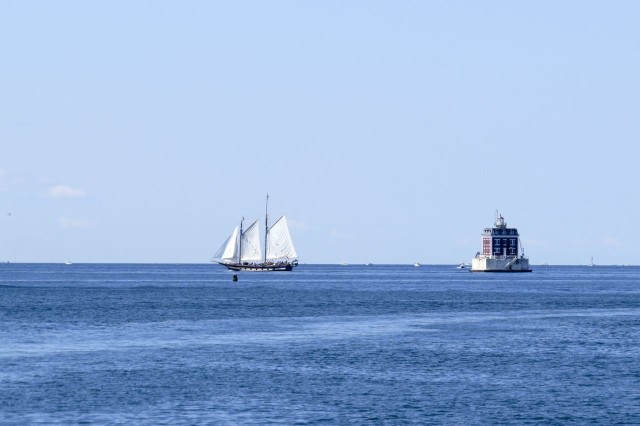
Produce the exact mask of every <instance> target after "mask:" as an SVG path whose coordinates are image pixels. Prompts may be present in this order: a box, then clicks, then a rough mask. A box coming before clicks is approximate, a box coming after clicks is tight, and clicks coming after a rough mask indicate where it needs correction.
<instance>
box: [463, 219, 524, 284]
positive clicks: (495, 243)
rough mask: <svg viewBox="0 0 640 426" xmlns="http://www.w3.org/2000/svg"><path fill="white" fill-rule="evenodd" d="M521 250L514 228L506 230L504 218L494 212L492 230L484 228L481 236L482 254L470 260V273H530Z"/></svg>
mask: <svg viewBox="0 0 640 426" xmlns="http://www.w3.org/2000/svg"><path fill="white" fill-rule="evenodd" d="M519 249H521V244H520V235H519V234H518V230H517V229H516V228H507V224H506V222H505V221H504V218H503V217H502V216H501V215H500V214H499V213H498V212H497V211H496V223H495V225H494V227H493V228H485V229H484V234H483V236H482V253H480V252H478V253H476V256H475V257H474V258H473V259H472V260H471V269H470V271H471V272H531V269H530V268H529V259H528V258H526V257H525V256H524V250H522V253H521V255H520V257H518V250H519Z"/></svg>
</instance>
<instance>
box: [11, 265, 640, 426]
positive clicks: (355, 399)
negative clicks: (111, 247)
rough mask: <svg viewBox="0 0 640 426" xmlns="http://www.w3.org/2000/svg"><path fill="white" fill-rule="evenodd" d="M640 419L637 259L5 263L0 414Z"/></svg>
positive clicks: (116, 420)
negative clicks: (508, 270) (528, 263)
mask: <svg viewBox="0 0 640 426" xmlns="http://www.w3.org/2000/svg"><path fill="white" fill-rule="evenodd" d="M78 423H84V424H93V423H96V424H123V423H126V424H129V423H134V424H154V425H155V424H261V425H262V424H320V423H325V424H352V423H355V424H363V423H364V424H580V425H582V424H640V268H639V267H599V266H596V267H592V268H589V267H561V266H548V267H543V266H538V267H534V272H532V273H527V274H482V273H477V274H476V273H469V272H467V271H466V270H460V269H456V268H455V267H453V266H445V265H442V266H422V267H419V268H416V267H414V266H410V265H407V266H402V265H394V266H385V265H372V266H356V265H352V266H337V265H333V266H330V265H300V266H299V267H298V268H297V269H296V270H295V271H294V272H290V273H244V274H243V273H241V274H239V281H238V282H233V281H232V280H231V273H230V272H228V271H226V270H224V269H223V268H222V267H220V266H216V265H111V264H74V265H54V264H2V265H0V424H78Z"/></svg>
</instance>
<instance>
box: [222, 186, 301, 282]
mask: <svg viewBox="0 0 640 426" xmlns="http://www.w3.org/2000/svg"><path fill="white" fill-rule="evenodd" d="M268 207H269V195H267V203H266V208H265V218H264V226H265V238H264V257H263V254H262V253H261V249H260V246H261V245H260V233H259V231H258V220H257V219H256V220H255V221H254V222H253V223H252V224H251V225H250V226H249V227H248V228H247V229H243V226H242V225H243V222H244V218H243V219H242V220H241V221H240V225H238V226H236V227H235V229H234V230H233V232H232V233H231V235H230V236H229V238H227V240H226V241H225V242H224V244H222V247H220V249H219V250H218V251H217V252H216V254H215V256H214V257H213V259H212V260H213V261H214V262H216V263H219V264H221V265H223V266H225V267H227V269H230V270H232V271H252V272H272V271H291V270H292V269H293V268H294V267H296V266H298V254H297V253H296V249H295V248H294V246H293V241H291V234H290V233H289V226H288V224H287V218H286V217H285V216H281V217H280V219H278V220H277V221H276V222H275V223H274V224H273V225H271V227H269V210H268Z"/></svg>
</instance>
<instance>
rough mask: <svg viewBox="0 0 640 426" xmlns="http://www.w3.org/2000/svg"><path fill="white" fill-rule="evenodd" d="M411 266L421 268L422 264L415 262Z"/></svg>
mask: <svg viewBox="0 0 640 426" xmlns="http://www.w3.org/2000/svg"><path fill="white" fill-rule="evenodd" d="M413 266H415V267H416V268H417V267H418V266H422V264H421V263H420V262H416V263H414V264H413Z"/></svg>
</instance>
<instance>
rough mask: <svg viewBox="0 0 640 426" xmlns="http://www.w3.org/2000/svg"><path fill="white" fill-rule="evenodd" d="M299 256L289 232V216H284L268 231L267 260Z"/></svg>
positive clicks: (288, 258)
mask: <svg viewBox="0 0 640 426" xmlns="http://www.w3.org/2000/svg"><path fill="white" fill-rule="evenodd" d="M297 257H298V254H297V253H296V249H295V247H293V241H291V235H290V234H289V226H288V225H287V218H286V217H285V216H282V217H281V218H280V219H278V221H277V222H276V223H274V224H273V226H271V228H269V230H268V231H267V260H271V261H274V260H275V261H277V260H291V259H295V258H297Z"/></svg>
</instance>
